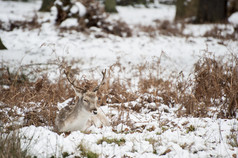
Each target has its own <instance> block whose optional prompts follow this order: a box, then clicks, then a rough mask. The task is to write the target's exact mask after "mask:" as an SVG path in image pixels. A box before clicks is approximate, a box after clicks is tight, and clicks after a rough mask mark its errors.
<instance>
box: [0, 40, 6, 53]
mask: <svg viewBox="0 0 238 158" xmlns="http://www.w3.org/2000/svg"><path fill="white" fill-rule="evenodd" d="M2 49H7V48H6V47H5V46H4V45H3V43H2V40H1V38H0V50H2Z"/></svg>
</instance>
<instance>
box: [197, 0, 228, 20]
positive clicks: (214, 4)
mask: <svg viewBox="0 0 238 158" xmlns="http://www.w3.org/2000/svg"><path fill="white" fill-rule="evenodd" d="M226 14H227V0H200V3H199V6H198V14H197V18H196V22H198V23H204V22H224V21H225V20H226V18H227V17H226Z"/></svg>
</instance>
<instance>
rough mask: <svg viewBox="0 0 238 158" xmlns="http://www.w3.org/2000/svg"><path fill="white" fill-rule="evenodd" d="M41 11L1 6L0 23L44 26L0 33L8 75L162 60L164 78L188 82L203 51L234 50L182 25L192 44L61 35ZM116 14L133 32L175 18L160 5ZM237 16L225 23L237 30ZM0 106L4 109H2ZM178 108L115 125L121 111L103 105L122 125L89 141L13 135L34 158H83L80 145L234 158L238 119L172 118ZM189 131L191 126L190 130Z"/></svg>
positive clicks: (71, 22)
mask: <svg viewBox="0 0 238 158" xmlns="http://www.w3.org/2000/svg"><path fill="white" fill-rule="evenodd" d="M40 4H41V1H30V2H28V3H23V2H11V1H0V20H1V21H4V22H7V21H10V20H27V19H30V17H33V16H34V14H37V15H38V16H39V21H44V22H45V23H44V24H43V25H42V27H41V28H40V29H33V30H30V31H29V30H27V29H26V30H22V29H14V30H13V31H9V32H8V31H3V30H0V36H1V39H2V41H3V43H4V44H5V45H6V47H7V48H8V50H1V51H0V61H3V62H5V63H8V64H9V65H10V68H11V69H14V68H18V66H19V65H25V64H30V63H47V62H49V61H54V60H55V59H57V58H60V57H62V58H65V59H66V60H68V61H70V60H71V59H78V60H79V63H78V66H79V67H80V69H82V70H83V71H85V72H87V71H89V70H95V69H96V70H98V71H99V70H101V69H104V68H109V67H110V66H112V65H113V64H115V63H116V62H117V61H118V60H120V62H121V63H122V65H124V66H125V67H126V66H128V65H129V64H128V63H131V65H139V64H141V63H148V65H151V66H153V64H154V63H153V61H155V60H156V59H157V58H159V57H162V60H161V64H162V65H163V67H165V68H166V71H168V72H171V71H177V72H180V71H183V72H184V73H185V75H189V73H190V72H191V70H192V69H193V64H194V63H195V62H196V61H197V60H198V59H199V58H200V57H201V56H202V55H203V53H204V52H205V50H207V51H208V52H214V53H215V54H216V56H222V55H226V53H227V52H229V51H232V52H237V51H238V42H237V41H232V40H226V41H223V43H224V44H219V43H220V39H214V38H211V39H207V38H205V37H202V35H204V34H205V32H206V31H207V30H210V29H212V27H214V25H212V24H206V25H192V24H190V25H187V26H186V28H185V30H184V33H185V34H190V33H193V36H194V37H176V36H165V35H159V36H156V37H155V38H151V37H148V36H147V35H144V34H143V33H142V34H140V36H136V35H133V36H132V37H129V38H122V37H118V36H114V35H106V38H95V36H96V35H98V34H102V32H101V31H100V30H99V29H97V28H91V31H92V33H91V34H90V35H87V34H84V33H81V32H76V31H72V32H63V33H62V32H60V31H58V29H57V28H56V26H55V25H54V19H55V10H54V8H53V9H52V12H51V13H38V12H37V10H38V9H39V8H40ZM76 5H77V7H78V8H77V7H74V8H72V10H71V11H72V12H77V11H78V10H79V13H80V16H83V15H84V14H85V13H86V9H85V7H83V6H82V4H81V3H76ZM77 9H78V10H77ZM117 10H118V12H119V13H118V14H114V15H111V16H110V17H109V20H115V19H122V20H124V21H125V22H126V23H128V24H129V25H130V27H131V28H133V27H134V26H137V25H140V24H145V25H149V24H151V25H153V24H154V20H161V21H163V20H169V21H171V22H172V21H173V19H174V16H175V6H173V5H170V6H167V5H161V4H157V8H145V7H142V8H133V7H117ZM237 17H238V16H237V13H234V14H233V15H232V16H231V17H230V18H229V22H231V23H233V24H238V23H237V21H238V19H237ZM47 20H48V22H47ZM76 25H77V21H76V20H75V19H67V20H66V21H64V22H63V23H62V24H61V27H71V26H76ZM6 27H7V26H6ZM219 27H223V26H219ZM228 28H229V26H228ZM99 72H100V71H99ZM49 73H50V76H49V77H50V78H51V79H52V80H53V79H54V78H57V77H58V76H57V75H58V74H59V72H58V70H57V69H55V67H52V69H49ZM132 73H133V71H132ZM132 73H126V72H125V73H124V74H122V75H124V77H125V78H130V77H131V76H132ZM119 75H121V74H119ZM98 77H99V76H98ZM165 77H166V76H165ZM135 82H136V81H135ZM135 85H136V84H135ZM8 88H9V87H8V86H6V85H5V86H4V89H8ZM145 97H146V95H145ZM71 99H72V98H70V99H68V100H65V101H64V102H62V103H58V105H57V107H58V108H59V109H61V108H63V107H65V106H66V105H67V103H68V102H70V101H71ZM138 102H139V100H136V101H134V102H129V103H130V104H131V105H136V104H137V103H138ZM129 103H126V104H125V106H129ZM32 104H37V103H32ZM0 106H3V105H2V103H1V104H0ZM116 106H118V105H116ZM145 106H146V107H156V105H155V103H148V104H146V105H145ZM178 108H179V106H178V105H177V107H174V108H171V107H169V106H168V105H164V104H161V105H160V106H159V108H157V109H156V110H155V111H150V110H149V109H147V108H143V109H142V111H141V113H136V112H135V111H124V115H123V117H122V118H119V116H120V115H122V114H121V113H120V112H121V111H118V109H116V108H115V105H111V104H108V105H106V106H105V107H102V109H103V111H104V112H106V113H107V114H108V115H113V117H112V120H114V121H115V120H119V119H121V121H122V123H120V124H118V125H115V126H112V127H111V126H110V127H102V128H97V127H94V126H92V127H90V129H89V130H90V133H88V134H87V133H83V132H80V131H75V132H72V133H71V134H70V135H68V136H66V135H64V134H57V133H55V132H53V131H52V127H36V126H28V127H23V128H20V129H19V130H18V132H19V134H20V137H21V144H22V150H25V149H27V154H28V155H31V156H32V157H33V156H37V157H39V158H41V157H42V158H43V157H51V156H55V157H62V153H64V152H67V153H68V154H69V155H70V156H69V157H74V156H80V155H81V151H80V145H82V146H84V148H86V149H87V150H90V151H92V152H94V153H97V154H98V155H99V157H118V158H120V157H123V156H128V157H129V156H130V157H151V158H153V157H183V158H187V157H188V158H189V157H195V158H196V157H197V158H199V157H232V155H234V154H236V155H237V153H238V148H237V147H232V146H231V145H230V144H229V143H228V142H229V139H228V136H229V135H230V134H231V130H232V129H236V131H237V130H238V121H237V119H229V120H228V119H217V118H193V117H177V116H176V110H178ZM9 110H11V109H2V108H0V112H2V111H5V112H6V113H7V112H8V111H9ZM13 110H14V112H17V113H19V114H22V113H24V112H26V111H27V110H30V109H27V108H26V109H25V111H22V109H18V108H17V107H15V108H13ZM166 111H168V112H166ZM127 116H128V118H129V120H130V121H131V122H132V124H133V128H134V130H132V129H131V127H130V126H128V125H127V124H126V123H125V122H126V121H128V120H127ZM21 119H22V118H20V119H19V120H16V121H15V120H14V121H15V122H14V123H16V124H17V123H18V124H20V123H22V122H23V120H21ZM189 127H194V130H191V129H189ZM152 129H153V130H152ZM131 131H133V132H131ZM102 138H108V139H122V138H123V139H125V143H124V144H122V145H120V146H119V145H118V144H116V143H112V144H109V143H107V142H102V144H98V141H99V140H101V139H102Z"/></svg>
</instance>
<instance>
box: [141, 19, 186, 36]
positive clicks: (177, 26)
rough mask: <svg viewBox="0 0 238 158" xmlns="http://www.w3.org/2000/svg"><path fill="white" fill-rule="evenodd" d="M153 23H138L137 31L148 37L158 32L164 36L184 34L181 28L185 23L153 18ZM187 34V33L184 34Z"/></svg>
mask: <svg viewBox="0 0 238 158" xmlns="http://www.w3.org/2000/svg"><path fill="white" fill-rule="evenodd" d="M154 22H155V25H153V26H152V25H147V26H146V25H138V26H137V28H138V32H144V33H146V34H148V35H149V36H150V37H156V36H157V35H159V34H162V35H166V36H185V35H184V34H183V29H184V28H185V23H176V22H170V21H168V20H164V21H160V20H155V21H154ZM186 36H187V35H186Z"/></svg>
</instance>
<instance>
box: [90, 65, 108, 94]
mask: <svg viewBox="0 0 238 158" xmlns="http://www.w3.org/2000/svg"><path fill="white" fill-rule="evenodd" d="M102 75H103V77H102V81H101V82H100V84H99V85H98V86H97V87H95V88H94V90H93V92H96V91H98V89H99V88H100V86H101V85H103V84H104V79H105V76H106V69H105V70H104V71H102Z"/></svg>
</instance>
